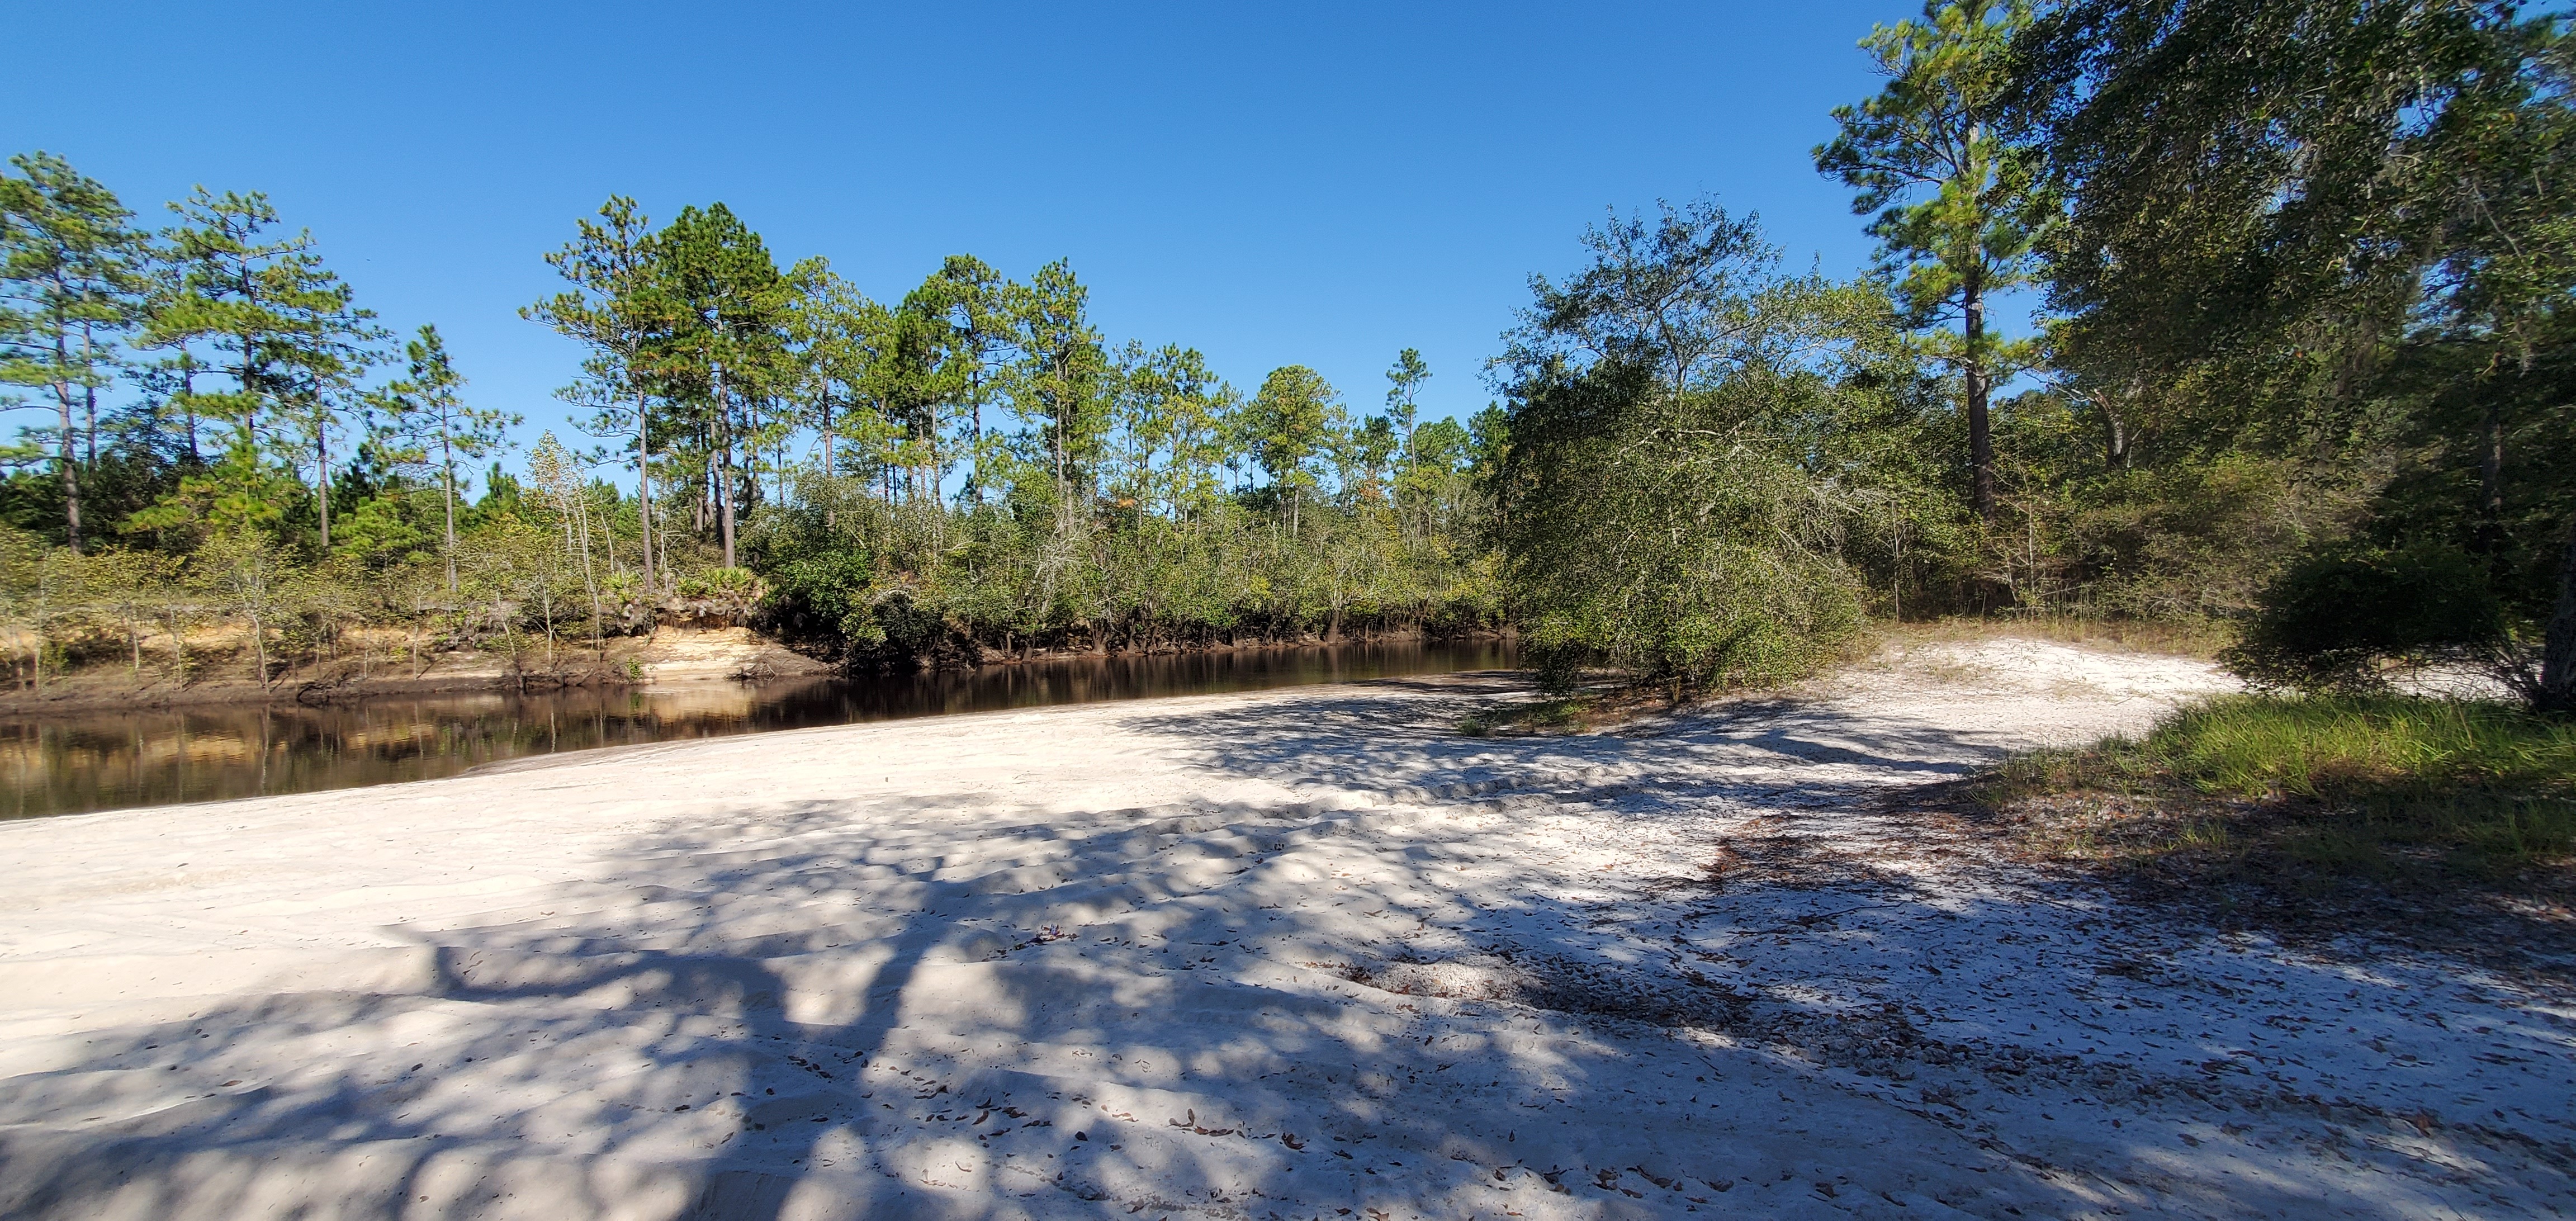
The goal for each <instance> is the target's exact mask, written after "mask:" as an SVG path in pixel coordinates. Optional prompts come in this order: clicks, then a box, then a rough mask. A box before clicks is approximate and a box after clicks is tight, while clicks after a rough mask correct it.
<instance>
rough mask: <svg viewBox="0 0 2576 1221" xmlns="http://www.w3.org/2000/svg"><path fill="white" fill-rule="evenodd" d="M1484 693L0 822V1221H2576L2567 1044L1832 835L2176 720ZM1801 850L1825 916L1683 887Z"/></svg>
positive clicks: (1927, 687) (1772, 873)
mask: <svg viewBox="0 0 2576 1221" xmlns="http://www.w3.org/2000/svg"><path fill="white" fill-rule="evenodd" d="M1510 683H1511V680H1510V679H1508V678H1506V677H1503V676H1460V677H1455V678H1446V679H1425V680H1398V681H1391V682H1383V683H1371V684H1361V685H1354V686H1347V687H1327V688H1306V689H1294V690H1288V691H1274V692H1267V693H1260V694H1254V695H1244V696H1219V697H1206V698H1197V699H1187V700H1164V701H1152V702H1143V703H1134V704H1112V705H1091V706H1084V707H1075V708H1061V709H1050V710H1045V711H1037V712H1020V713H1002V714H990V715H982V716H973V717H957V718H938V719H930V720H921V721H906V722H891V723H881V724H875V725H865V726H853V727H845V728H836V729H827V730H805V731H796V732H791V733H781V734H767V735H755V736H749V737H742V738H729V739H718V740H709V741H700V742H691V743H685V744H674V745H673V746H671V747H669V748H667V749H655V750H652V751H638V752H619V753H616V754H613V755H607V756H601V757H597V758H592V759H588V760H581V761H573V762H567V763H566V764H564V765H562V766H557V767H550V768H544V769H537V770H531V771H523V772H518V773H513V774H498V775H480V776H465V777H456V778H451V779H447V780H440V781H430V782H423V783H419V784H409V785H396V786H387V787H383V788H376V789H365V790H354V791H344V792H336V793H319V794H306V795H300V796H295V797H284V798H274V799H263V800H258V801H246V802H234V803H225V804H218V805H204V806H189V807H170V808H165V809H158V810H144V811H126V812H120V813H113V814H100V815H85V816H78V817H71V818H60V819H50V820H44V821H41V822H35V823H23V824H12V825H9V826H6V827H0V835H7V836H11V837H13V838H12V841H11V846H12V848H13V849H14V850H13V851H12V853H11V859H12V860H13V862H15V863H16V864H15V867H14V869H13V872H12V874H11V875H10V876H9V877H8V878H7V879H5V880H0V913H5V920H0V1036H5V1037H0V1078H5V1080H0V1214H6V1215H9V1216H61V1217H73V1216H80V1217H120V1216H132V1217H138V1218H139V1217H197V1216H204V1217H243V1216H285V1215H312V1216H345V1217H469V1216H470V1217H566V1216H633V1217H708V1218H717V1217H725V1218H730V1217H799V1218H803V1217H814V1218H823V1217H844V1216H859V1215H868V1214H874V1215H927V1216H945V1215H956V1216H1030V1217H1055V1216H1127V1215H1151V1216H1165V1215H1170V1216H1192V1215H1196V1216H1209V1217H1269V1216H1274V1215H1275V1216H1281V1217H1288V1216H1296V1217H1308V1216H1326V1217H1331V1216H1338V1215H1344V1214H1342V1213H1341V1212H1340V1211H1339V1210H1344V1209H1348V1210H1351V1211H1350V1213H1349V1214H1348V1215H1352V1216H1369V1217H1372V1218H1377V1217H1399V1216H1403V1217H1411V1216H1430V1217H1466V1216H1504V1215H1519V1216H1525V1217H1559V1216H1564V1217H1576V1216H1581V1217H1593V1216H1675V1215H1686V1214H1689V1213H1693V1212H1708V1213H1739V1214H1747V1215H1763V1216H1809V1215H1812V1216H1827V1215H1831V1216H1843V1215H1850V1214H1860V1215H1867V1216H1891V1217H1894V1216H1904V1217H1918V1216H1941V1215H1951V1214H1954V1213H1967V1214H1971V1215H1976V1216H2013V1215H2020V1216H2034V1217H2035V1216H2132V1217H2134V1216H2143V1215H2179V1216H2242V1215H2249V1214H2251V1215H2285V1216H2328V1215H2336V1216H2341V1215H2388V1216H2396V1215H2406V1216H2419V1215H2421V1216H2443V1215H2462V1216H2465V1215H2496V1214H2499V1213H2510V1214H2530V1213H2541V1212H2549V1211H2554V1210H2557V1209H2564V1208H2567V1207H2569V1206H2570V1205H2576V1190H2571V1183H2570V1181H2569V1177H2568V1176H2569V1171H2570V1167H2571V1166H2576V1156H2571V1150H2576V1101H2571V1099H2576V1006H2571V1005H2570V1004H2569V1003H2568V1002H2567V1000H2566V998H2565V997H2563V996H2552V995H2544V994H2539V993H2537V992H2536V991H2535V990H2534V989H2532V988H2531V987H2530V986H2529V985H2527V984H2526V983H2524V982H2522V981H2519V980H2516V979H2514V978H2510V977H2503V976H2498V975H2496V974H2494V973H2492V972H2490V971H2486V970H2481V969H2478V968H2473V967H2470V966H2467V965H2464V964H2461V963H2458V962H2453V961H2447V960H2441V959H2438V958H2429V957H2422V956H2409V955H2407V954H2402V953H2392V952H2386V951H2384V950H2381V949H2378V948H2375V947H2342V948H2329V949H2322V950H2321V949H2318V948H2315V947H2304V948H2302V947H2290V946H2283V945H2278V944H2274V943H2271V942H2268V941H2265V940H2262V939H2260V938H2253V937H2243V936H2222V935H2219V934H2215V933H2211V932H2208V931H2206V930H2197V929H2193V928H2189V927H2183V926H2180V925H2177V924H2175V923H2173V922H2172V921H2170V920H2168V919H2163V918H2159V917H2154V916H2151V915H2149V914H2147V913H2143V912H2138V911H2134V910H2130V909H2127V908H2124V907H2122V906H2121V905H2120V904H2119V903H2117V902H2116V901H2114V900H2113V899H2112V898H2111V897H2109V896H2106V895H2104V894H2101V893H2099V892H2096V891H2090V890H2086V889H2084V888H2080V887H2076V886H2072V885H2069V884H2063V883H2051V882H2048V881H2045V880H2043V879H2039V878H2036V877H2034V876H2031V875H2029V874H2027V873H2026V872H2021V871H2015V870H2013V869H2010V868H2005V867H2002V866H2000V865H1998V864H1997V863H1996V862H1992V861H1987V860H1982V859H1977V858H1976V857H1974V855H1973V854H1962V853H1960V852H1958V851H1956V850H1955V848H1953V847H1951V846H1945V845H1944V844H1942V843H1940V842H1938V841H1937V840H1936V839H1934V838H1929V837H1925V836H1921V835H1918V834H1916V833H1915V828H1912V827H1910V826H1908V825H1907V824H1906V823H1905V821H1904V819H1903V817H1902V816H1901V814H1892V813H1890V811H1893V810H1901V809H1902V806H1901V804H1900V805H1890V804H1889V803H1887V802H1884V801H1882V800H1879V799H1880V798H1882V797H1884V796H1885V795H1887V794H1890V793H1893V792H1897V791H1900V790H1902V789H1903V788H1904V787H1905V786H1909V785H1917V784H1923V783H1927V782H1934V781H1939V780H1943V779H1949V778H1955V777H1957V776H1959V775H1962V774H1965V773H1967V772H1968V771H1970V770H1972V769H1973V768H1974V767H1976V766H1978V765H1979V764H1980V763H1982V762H1983V761H1986V760H1989V759H1992V758H1994V757H1996V756H1997V755H1998V754H2000V753H2001V752H2003V751H2005V750H2008V749H2013V748H2016V747H2021V746H2027V745H2034V744H2040V743H2064V742H2073V741H2081V740H2085V739H2088V738H2091V737H2094V736H2098V735H2099V734H2102V733H2106V732H2115V731H2123V730H2134V729H2138V728H2142V727H2143V726H2144V725H2145V724H2147V723H2148V722H2149V721H2151V720H2152V719H2153V717H2154V716H2155V715H2156V714H2157V713H2159V712H2160V711H2162V710H2163V709H2165V708H2167V707H2170V706H2171V705H2172V703H2173V702H2175V701H2177V700H2181V699H2186V698H2189V697H2191V696H2193V695H2196V694H2200V693H2205V692H2208V691H2214V690H2219V689H2223V688H2224V687H2225V685H2226V682H2225V680H2224V678H2223V676H2221V675H2218V674H2217V673H2215V672H2214V671H2212V670H2211V669H2210V668H2209V667H2207V666H2205V665H2202V664H2199V663H2194V662H2188V661H2181V660H2177V659H2172V658H2162V657H2154V656H2147V655H2113V654H2103V653H2096V652H2090V651H2086V650H2082V649H2076V648H2071V647H2067V646H2063V645H2057V644H2050V643H2045V642H2032V641H2010V642H1988V643H1984V644H1975V645H1955V644H1953V645H1936V646H1924V647H1921V648H1917V649H1915V650H1912V651H1911V652H1908V653H1905V654H1903V655H1895V656H1890V657H1887V658H1883V659H1881V660H1880V661H1878V662H1877V663H1874V664H1870V665H1864V666H1861V667H1857V668H1855V669H1854V670H1852V671H1849V672H1847V673H1845V674H1843V675H1840V676H1837V677H1836V678H1835V679H1834V680H1832V681H1830V682H1826V683H1820V684H1817V685H1815V686H1813V687H1811V688H1809V689H1806V690H1802V691H1797V692H1790V693H1785V694H1783V695H1780V696H1777V697H1771V698H1765V699H1760V700H1747V701H1738V702H1734V703H1730V704H1725V705H1720V706H1716V707H1712V708H1709V709H1706V710H1702V711H1698V712H1695V713H1692V714H1689V715H1685V716H1680V717H1674V718H1669V719H1666V720H1661V721H1651V722H1647V723H1643V724H1639V725H1635V726H1631V727H1629V728H1626V729H1624V730H1621V731H1617V732H1610V733H1601V734H1588V735H1578V736H1573V737H1565V738H1536V739H1500V740H1489V739H1473V738H1466V737H1462V736H1460V735H1458V734H1456V733H1455V732H1454V730H1453V728H1452V727H1453V726H1454V725H1455V724H1456V723H1457V721H1458V720H1459V718H1460V717H1461V716H1463V715H1465V713H1466V712H1468V711H1470V710H1471V709H1473V708H1475V707H1477V706H1479V705H1481V704H1482V703H1483V702H1486V701H1489V700H1491V699H1493V698H1496V697H1497V696H1498V695H1500V694H1502V693H1505V692H1507V691H1508V690H1510ZM1802 844H1813V845H1815V846H1817V847H1818V848H1819V849H1822V848H1825V847H1830V848H1831V849H1832V852H1831V853H1830V854H1826V853H1823V852H1821V851H1820V852H1819V854H1818V859H1819V861H1820V862H1823V861H1824V860H1825V857H1826V856H1827V855H1830V856H1831V857H1832V859H1833V861H1837V862H1848V861H1850V860H1851V859H1854V858H1855V857H1856V856H1857V857H1859V858H1862V859H1865V860H1866V862H1867V867H1866V868H1865V869H1857V870H1855V869H1853V868H1850V867H1848V865H1847V864H1837V865H1833V866H1832V867H1826V865H1825V864H1820V865H1819V867H1818V868H1817V869H1815V870H1813V871H1812V872H1811V873H1810V874H1808V875H1806V876H1799V875H1798V874H1797V873H1796V871H1794V870H1793V871H1788V872H1787V873H1783V872H1782V871H1779V870H1769V871H1765V872H1763V874H1762V875H1761V876H1760V878H1759V879H1756V878H1755V877H1754V876H1753V875H1751V874H1743V873H1738V874H1736V875H1735V876H1734V880H1730V872H1729V870H1728V868H1727V867H1726V866H1727V862H1728V861H1729V859H1730V854H1739V853H1743V852H1750V851H1757V850H1758V851H1761V852H1765V853H1769V854H1770V855H1771V857H1772V858H1773V859H1775V860H1776V859H1778V858H1780V857H1781V856H1782V855H1783V854H1786V855H1789V856H1795V854H1796V853H1797V852H1798V850H1799V847H1800V845H1802ZM1713 866H1714V868H1712V867H1713Z"/></svg>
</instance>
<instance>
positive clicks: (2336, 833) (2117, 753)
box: [1971, 695, 2576, 886]
mask: <svg viewBox="0 0 2576 1221" xmlns="http://www.w3.org/2000/svg"><path fill="white" fill-rule="evenodd" d="M1971 796H1972V797H1973V798H1974V799H1975V800H1976V801H1977V802H1978V803H1979V804H1981V805H1983V806H1985V807H1987V808H1988V809H1990V810H1994V811H1998V812H2001V813H2004V814H2006V815H2007V816H2009V817H2010V818H2011V819H2012V820H2013V821H2015V822H2016V823H2018V824H2019V825H2020V826H2021V828H2022V830H2023V832H2024V836H2025V842H2026V843H2027V845H2028V846H2029V847H2031V848H2032V849H2034V850H2036V851H2038V852H2040V853H2041V854H2042V855H2045V856H2050V857H2055V858H2058V859H2065V860H2083V861H2092V862H2097V863H2103V864H2111V865H2117V866H2124V867H2135V868H2153V869H2154V870H2155V871H2157V872H2159V873H2163V874H2166V875H2168V876H2174V877H2178V878H2198V879H2211V878H2243V879H2247V880H2254V881H2261V882H2274V883H2289V884H2293V885H2314V884H2317V883H2325V882H2332V881H2337V880H2347V879H2374V880H2378V881H2383V882H2395V883H2415V884H2426V885H2435V886H2443V885H2451V886H2456V885H2458V884H2459V883H2461V882H2463V881H2472V882H2481V883H2495V882H2500V881H2504V880H2507V879H2511V878H2515V877H2521V876H2524V875H2528V874H2530V873H2532V872H2533V871H2535V870H2541V871H2552V872H2563V871H2564V868H2565V867H2566V866H2567V865H2569V864H2570V863H2571V856H2576V722H2569V721H2564V720H2554V719H2550V718H2545V717H2538V716H2533V715H2531V714H2529V713H2526V712H2523V711H2521V710H2519V709H2516V708H2512V707H2509V706H2505V705H2501V704H2486V703H2473V702H2467V701H2455V700H2439V699H2424V698H2417V697H2408V696H2394V695H2388V696H2308V697H2283V696H2257V695H2239V696H2226V697H2222V698H2219V699H2215V700H2211V701H2209V702H2208V703H2205V704H2202V705H2199V706H2196V707H2192V708H2187V709H2184V710H2182V711H2180V712H2177V713H2174V714H2173V715H2171V716H2168V717H2167V718H2165V719H2164V720H2163V721H2162V722H2160V723H2159V724H2158V725H2157V726H2156V727H2155V729H2154V730H2153V731H2151V732H2149V733H2148V734H2147V736H2146V737H2145V738H2143V739H2138V740H2130V739H2125V738H2114V739H2111V740H2109V741H2106V742H2102V743H2099V744H2097V745H2095V746H2092V747H2088V748H2085V749H2082V750H2063V751H2041V752H2036V753H2032V754H2027V755H2021V756H2018V757H2015V758H2013V759H2011V760H2008V761H2007V762H2005V763H2004V764H2003V765H2002V766H2001V767H1999V768H1997V769H1996V770H1995V771H1993V772H1992V773H1989V774H1988V775H1987V776H1985V777H1984V778H1982V779H1981V780H1980V781H1978V782H1977V784H1976V785H1975V786H1974V788H1973V789H1972V792H1971ZM2561 881H2563V879H2561Z"/></svg>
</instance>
